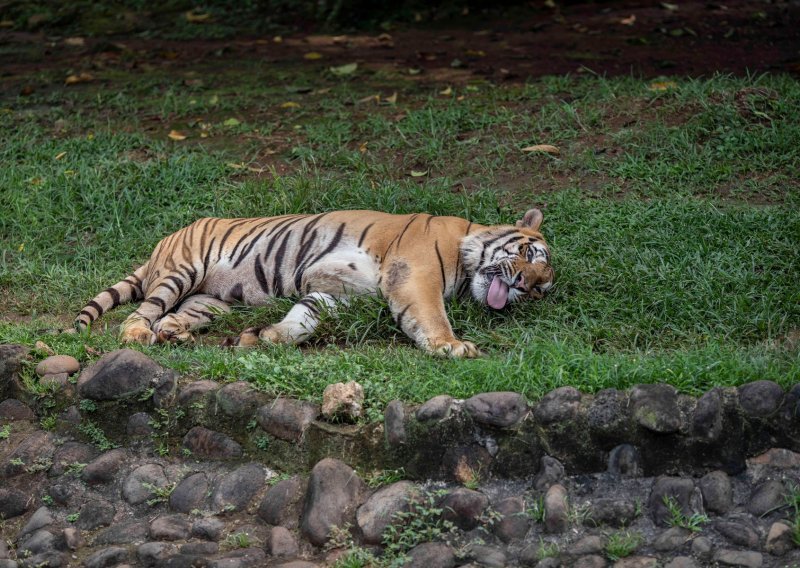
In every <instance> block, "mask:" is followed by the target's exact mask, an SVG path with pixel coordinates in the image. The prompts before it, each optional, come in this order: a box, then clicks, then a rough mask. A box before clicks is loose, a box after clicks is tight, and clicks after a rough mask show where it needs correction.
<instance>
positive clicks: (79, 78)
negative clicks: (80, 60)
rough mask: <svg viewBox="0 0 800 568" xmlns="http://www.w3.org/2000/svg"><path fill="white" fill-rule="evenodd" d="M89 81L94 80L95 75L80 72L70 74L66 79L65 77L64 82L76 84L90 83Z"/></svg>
mask: <svg viewBox="0 0 800 568" xmlns="http://www.w3.org/2000/svg"><path fill="white" fill-rule="evenodd" d="M89 81H94V75H92V74H91V73H86V72H85V71H84V72H83V73H79V74H77V75H69V76H68V77H67V78H66V79H64V84H66V85H76V84H78V83H88V82H89Z"/></svg>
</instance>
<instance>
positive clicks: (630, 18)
mask: <svg viewBox="0 0 800 568" xmlns="http://www.w3.org/2000/svg"><path fill="white" fill-rule="evenodd" d="M619 23H620V24H622V25H623V26H632V25H633V24H635V23H636V14H631V15H630V16H628V17H627V18H622V19H621V20H620V21H619Z"/></svg>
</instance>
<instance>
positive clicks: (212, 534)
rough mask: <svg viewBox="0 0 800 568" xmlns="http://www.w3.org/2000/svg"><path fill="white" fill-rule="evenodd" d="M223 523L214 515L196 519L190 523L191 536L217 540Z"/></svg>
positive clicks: (223, 525)
mask: <svg viewBox="0 0 800 568" xmlns="http://www.w3.org/2000/svg"><path fill="white" fill-rule="evenodd" d="M224 528H225V523H223V522H222V521H220V520H219V519H215V518H214V517H208V518H205V519H198V520H196V521H195V522H194V524H193V525H192V536H194V537H196V538H202V539H205V540H219V537H220V536H222V530H223V529H224Z"/></svg>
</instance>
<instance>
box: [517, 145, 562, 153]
mask: <svg viewBox="0 0 800 568" xmlns="http://www.w3.org/2000/svg"><path fill="white" fill-rule="evenodd" d="M522 151H523V152H546V153H547V154H558V153H559V149H558V148H556V147H555V146H553V145H552V144H534V145H533V146H526V147H525V148H523V149H522Z"/></svg>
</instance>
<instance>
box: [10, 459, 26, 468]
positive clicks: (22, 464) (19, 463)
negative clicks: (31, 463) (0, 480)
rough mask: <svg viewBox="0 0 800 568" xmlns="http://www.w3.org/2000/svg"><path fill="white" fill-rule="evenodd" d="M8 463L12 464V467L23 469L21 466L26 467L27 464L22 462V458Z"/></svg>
mask: <svg viewBox="0 0 800 568" xmlns="http://www.w3.org/2000/svg"><path fill="white" fill-rule="evenodd" d="M8 463H10V464H11V465H16V466H18V467H21V466H24V465H25V462H24V461H22V458H13V459H11V460H9V461H8Z"/></svg>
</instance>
